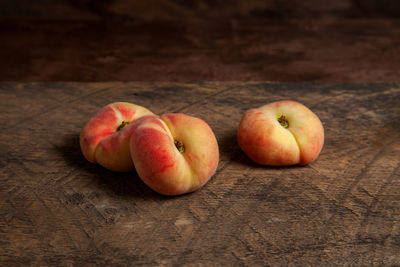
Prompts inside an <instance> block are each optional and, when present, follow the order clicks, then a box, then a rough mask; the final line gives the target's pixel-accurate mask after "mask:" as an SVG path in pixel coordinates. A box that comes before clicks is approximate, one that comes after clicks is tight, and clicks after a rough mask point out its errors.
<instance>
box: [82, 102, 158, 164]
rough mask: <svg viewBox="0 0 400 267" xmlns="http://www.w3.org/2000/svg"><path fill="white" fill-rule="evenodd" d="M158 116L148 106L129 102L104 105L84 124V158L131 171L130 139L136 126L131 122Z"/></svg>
mask: <svg viewBox="0 0 400 267" xmlns="http://www.w3.org/2000/svg"><path fill="white" fill-rule="evenodd" d="M147 116H155V115H154V114H153V113H152V112H151V111H149V110H148V109H146V108H144V107H141V106H138V105H135V104H131V103H126V102H116V103H112V104H109V105H107V106H105V107H104V108H102V109H101V110H100V111H99V112H98V113H97V114H96V115H95V116H93V117H92V118H91V119H90V120H89V121H88V122H87V123H86V125H85V126H84V127H83V129H82V131H81V134H80V146H81V151H82V153H83V155H84V156H85V158H86V159H87V160H88V161H90V162H92V163H98V164H100V165H102V166H103V167H105V168H107V169H110V170H113V171H132V170H134V164H133V163H132V159H131V156H130V150H129V140H130V137H131V135H132V133H133V132H134V130H135V126H134V124H133V123H132V122H134V121H136V120H138V119H143V118H144V117H147Z"/></svg>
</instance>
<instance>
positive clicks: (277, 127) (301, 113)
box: [238, 101, 324, 166]
mask: <svg viewBox="0 0 400 267" xmlns="http://www.w3.org/2000/svg"><path fill="white" fill-rule="evenodd" d="M238 144H239V146H240V147H241V149H242V150H243V151H244V152H245V153H246V154H247V155H248V156H249V157H250V158H251V159H252V160H253V161H255V162H257V163H259V164H263V165H273V166H282V165H294V164H299V165H306V164H308V163H310V162H312V161H313V160H315V159H316V158H317V157H318V155H319V153H320V151H321V149H322V147H323V144H324V129H323V126H322V123H321V121H320V120H319V118H318V117H317V115H315V114H314V113H313V112H312V111H311V110H310V109H308V108H307V107H306V106H304V105H303V104H301V103H298V102H295V101H279V102H274V103H270V104H267V105H264V106H262V107H259V108H255V109H250V110H248V111H247V112H246V113H245V114H244V115H243V117H242V120H241V122H240V125H239V129H238Z"/></svg>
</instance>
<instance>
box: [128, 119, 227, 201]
mask: <svg viewBox="0 0 400 267" xmlns="http://www.w3.org/2000/svg"><path fill="white" fill-rule="evenodd" d="M130 147H131V156H132V161H133V162H134V164H135V168H136V171H137V172H138V174H139V176H140V177H141V179H142V180H143V182H144V183H146V184H147V185H148V186H149V187H150V188H152V189H153V190H154V191H156V192H158V193H161V194H164V195H180V194H184V193H188V192H193V191H195V190H197V189H199V188H200V187H202V186H203V185H204V184H205V183H206V182H207V181H208V180H209V179H210V178H211V176H212V175H213V174H214V173H215V170H216V169H217V166H218V161H219V150H218V144H217V140H216V138H215V135H214V133H213V131H212V130H211V128H210V127H209V126H208V124H207V123H206V122H204V121H203V120H201V119H198V118H195V117H191V116H188V115H184V114H165V115H163V116H161V117H160V118H150V119H146V120H144V121H143V122H141V123H140V125H138V127H137V129H136V130H135V132H134V133H133V134H132V138H131V143H130Z"/></svg>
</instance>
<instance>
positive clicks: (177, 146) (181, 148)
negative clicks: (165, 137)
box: [174, 140, 185, 153]
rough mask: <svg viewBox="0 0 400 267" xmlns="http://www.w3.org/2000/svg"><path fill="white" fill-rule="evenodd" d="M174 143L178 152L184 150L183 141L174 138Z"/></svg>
mask: <svg viewBox="0 0 400 267" xmlns="http://www.w3.org/2000/svg"><path fill="white" fill-rule="evenodd" d="M174 144H175V146H176V149H178V151H179V152H180V153H183V152H185V146H184V145H183V142H182V141H180V140H175V141H174Z"/></svg>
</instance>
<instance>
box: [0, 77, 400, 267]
mask: <svg viewBox="0 0 400 267" xmlns="http://www.w3.org/2000/svg"><path fill="white" fill-rule="evenodd" d="M281 99H293V100H297V101H300V102H302V103H304V104H305V105H307V106H308V107H310V108H311V109H312V110H313V111H314V112H315V113H316V114H317V115H318V116H319V117H320V119H321V120H322V122H323V125H324V127H325V135H326V138H325V146H324V148H323V150H322V153H321V154H320V156H319V158H318V159H317V160H316V161H315V162H313V163H312V164H310V165H308V166H305V167H298V166H293V167H285V168H272V167H264V166H259V165H256V164H254V163H252V162H251V161H250V160H249V159H248V158H247V157H246V156H245V155H244V154H243V153H242V152H241V150H240V149H239V147H238V145H237V143H236V130H237V126H238V123H239V120H240V118H241V116H242V114H243V113H244V111H245V110H247V109H249V108H251V107H257V106H260V105H263V104H265V103H268V102H271V101H275V100H281ZM114 101H127V102H132V103H136V104H139V105H143V106H145V107H147V108H149V109H150V110H152V111H153V112H155V113H158V114H162V113H167V112H183V113H187V114H190V115H193V116H196V117H200V118H202V119H204V120H205V121H207V122H208V123H209V125H210V126H211V128H212V129H213V130H214V132H215V134H216V136H217V139H218V142H219V147H220V157H221V160H220V163H219V167H218V170H217V172H216V174H215V175H214V176H213V177H212V179H211V180H210V181H209V182H208V183H207V184H206V185H205V186H204V187H203V188H202V189H201V190H199V191H197V192H195V193H192V194H187V195H183V196H178V197H163V196H160V195H158V194H157V193H154V192H153V191H152V190H150V189H149V188H148V187H147V186H146V185H144V184H143V183H142V182H141V180H140V179H139V177H138V175H137V174H136V173H135V172H131V173H115V172H111V171H108V170H106V169H104V168H102V167H101V166H99V165H94V164H91V163H89V162H87V161H86V160H85V159H84V158H83V156H82V154H81V152H80V148H79V142H78V137H79V132H80V129H81V128H82V126H83V125H84V124H85V123H86V121H87V120H88V119H89V118H90V117H91V116H92V115H93V114H94V113H95V112H97V110H98V109H100V108H101V107H102V106H104V105H106V104H108V103H111V102H114ZM399 166H400V85H399V84H396V83H391V84H388V83H379V84H357V83H234V82H227V83H220V82H207V83H161V82H153V83H136V82H132V83H121V82H118V83H1V84H0V265H2V266H13V265H17V266H22V265H28V264H31V265H35V266H36V265H41V266H58V265H63V266H72V265H76V266H83V265H85V266H94V265H103V266H114V265H118V266H120V265H129V266H133V265H145V266H163V265H165V266H172V265H175V266H180V265H183V264H185V265H189V266H198V265H204V266H220V265H234V266H260V265H261V266H265V265H299V266H305V265H314V266H326V265H346V264H347V265H363V266H369V265H379V266H393V265H400V170H399Z"/></svg>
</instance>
